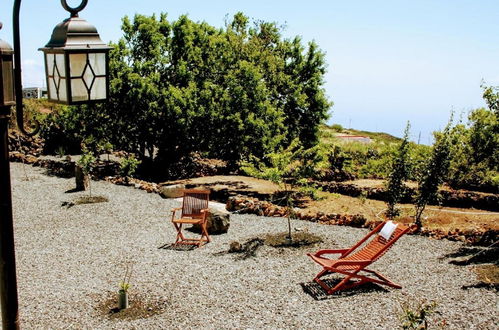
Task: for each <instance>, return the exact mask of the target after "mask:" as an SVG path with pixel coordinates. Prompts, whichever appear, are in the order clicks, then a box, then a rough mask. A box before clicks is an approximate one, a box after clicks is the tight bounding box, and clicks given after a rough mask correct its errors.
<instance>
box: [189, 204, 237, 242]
mask: <svg viewBox="0 0 499 330" xmlns="http://www.w3.org/2000/svg"><path fill="white" fill-rule="evenodd" d="M206 227H207V229H208V233H209V234H210V235H212V234H213V235H219V234H225V233H227V232H228V231H229V227H230V213H229V212H227V211H226V210H225V209H224V206H223V205H219V204H218V203H210V206H209V213H208V219H207V224H206ZM193 230H195V231H198V232H199V231H200V230H201V228H200V226H199V225H194V226H193Z"/></svg>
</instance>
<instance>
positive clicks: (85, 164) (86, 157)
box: [77, 146, 96, 197]
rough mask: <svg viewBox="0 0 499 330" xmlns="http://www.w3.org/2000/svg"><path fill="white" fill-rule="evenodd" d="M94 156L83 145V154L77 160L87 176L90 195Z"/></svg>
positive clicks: (90, 193) (90, 194)
mask: <svg viewBox="0 0 499 330" xmlns="http://www.w3.org/2000/svg"><path fill="white" fill-rule="evenodd" d="M95 160H96V159H95V156H94V155H93V154H92V152H91V151H89V150H88V149H87V148H86V147H85V146H83V154H82V155H81V158H80V159H79V160H78V161H77V164H78V165H79V166H80V167H81V170H82V172H83V174H84V175H86V176H88V189H89V196H90V197H92V170H93V167H94V164H95Z"/></svg>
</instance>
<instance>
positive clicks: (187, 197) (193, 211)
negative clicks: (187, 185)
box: [182, 189, 210, 217]
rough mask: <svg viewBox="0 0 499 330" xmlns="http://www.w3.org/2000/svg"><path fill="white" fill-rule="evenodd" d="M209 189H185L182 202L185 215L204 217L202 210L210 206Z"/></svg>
mask: <svg viewBox="0 0 499 330" xmlns="http://www.w3.org/2000/svg"><path fill="white" fill-rule="evenodd" d="M209 196H210V191H209V190H195V189H190V190H185V191H184V199H183V202H182V216H183V217H202V213H201V210H203V209H207V208H208V202H209Z"/></svg>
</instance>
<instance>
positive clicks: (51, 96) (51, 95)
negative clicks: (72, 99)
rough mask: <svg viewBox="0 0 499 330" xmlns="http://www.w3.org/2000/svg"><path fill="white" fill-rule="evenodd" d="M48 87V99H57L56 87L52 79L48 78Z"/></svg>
mask: <svg viewBox="0 0 499 330" xmlns="http://www.w3.org/2000/svg"><path fill="white" fill-rule="evenodd" d="M48 87H49V90H48V92H49V99H51V100H58V97H57V87H56V86H55V81H54V79H52V78H49V83H48Z"/></svg>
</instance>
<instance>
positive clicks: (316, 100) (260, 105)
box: [52, 13, 332, 166]
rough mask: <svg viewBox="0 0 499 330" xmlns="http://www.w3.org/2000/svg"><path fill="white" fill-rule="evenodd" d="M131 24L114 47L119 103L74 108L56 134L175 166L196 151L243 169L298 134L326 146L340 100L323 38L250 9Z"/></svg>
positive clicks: (113, 80) (114, 89)
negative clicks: (330, 79)
mask: <svg viewBox="0 0 499 330" xmlns="http://www.w3.org/2000/svg"><path fill="white" fill-rule="evenodd" d="M122 30H123V37H122V38H121V39H120V40H119V41H118V42H117V43H116V44H113V47H114V48H113V50H112V51H111V53H110V66H109V70H110V100H109V102H107V103H106V104H104V105H101V106H98V107H97V108H96V110H95V112H94V110H93V109H92V108H90V107H83V108H82V109H80V110H78V111H75V109H73V108H70V109H69V110H68V111H69V112H70V113H69V114H63V115H62V116H63V117H62V118H57V119H56V120H55V123H56V124H57V125H55V126H57V128H58V129H57V130H53V131H54V132H53V133H52V135H54V136H55V135H56V134H55V133H56V132H59V131H61V132H63V133H64V134H67V135H69V136H75V139H76V140H77V142H81V141H83V139H85V138H88V137H89V136H92V137H93V139H94V141H95V142H96V144H97V145H98V144H99V141H101V140H103V139H104V138H106V139H107V140H108V141H109V142H111V143H112V144H113V145H114V146H115V147H116V148H117V149H120V150H124V151H127V152H130V153H134V154H136V155H137V156H138V157H139V159H141V160H148V161H153V160H154V161H156V162H159V163H161V164H162V165H166V166H173V165H172V164H175V163H176V162H178V161H179V159H181V158H182V157H185V156H187V155H189V154H190V153H192V152H199V153H201V154H203V155H205V156H206V157H212V158H219V159H222V160H227V161H228V162H229V164H231V165H233V166H235V165H236V164H237V163H238V162H239V161H241V160H248V159H250V157H251V156H255V157H257V158H263V157H264V156H265V155H266V154H269V153H272V152H276V151H278V150H280V149H282V148H286V147H287V146H289V145H290V144H291V142H292V141H293V140H294V139H295V138H298V139H299V140H300V141H301V142H302V144H303V145H304V146H305V147H306V148H309V147H312V146H314V145H315V144H316V143H317V139H318V127H319V124H320V123H321V122H323V121H324V120H325V119H326V118H327V112H328V110H329V108H330V106H331V105H332V103H331V102H329V101H328V100H327V98H326V96H325V93H324V89H323V84H324V74H325V72H326V64H325V59H324V53H323V52H322V51H321V50H320V49H319V48H318V46H317V45H316V44H315V43H313V42H311V43H309V44H308V45H306V46H305V45H304V44H303V42H302V41H301V39H300V38H299V37H296V38H293V39H284V38H283V36H282V30H281V28H279V27H278V26H277V24H276V23H269V22H262V21H256V22H254V23H251V22H250V20H249V19H248V17H246V16H244V15H243V14H242V13H238V14H236V15H235V16H234V17H233V19H232V20H230V21H229V22H227V24H226V26H225V27H224V28H215V27H212V26H210V25H208V24H207V23H204V22H194V21H191V20H190V19H189V18H188V17H187V16H181V17H180V18H179V19H178V20H176V21H168V20H167V17H166V14H161V15H159V17H158V16H156V15H152V16H145V15H139V14H137V15H135V16H134V17H133V19H131V18H129V17H125V18H124V19H123V24H122ZM95 122H98V124H99V125H98V126H97V125H94V123H95ZM75 127H78V128H81V131H78V130H75V129H74V128H75ZM104 132H105V134H103V133H104ZM89 148H90V146H89Z"/></svg>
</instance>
